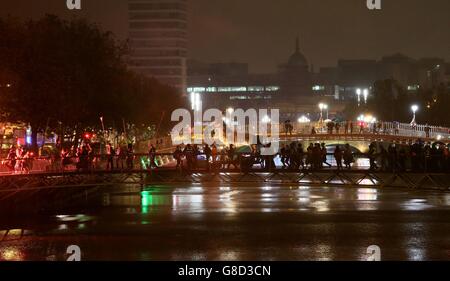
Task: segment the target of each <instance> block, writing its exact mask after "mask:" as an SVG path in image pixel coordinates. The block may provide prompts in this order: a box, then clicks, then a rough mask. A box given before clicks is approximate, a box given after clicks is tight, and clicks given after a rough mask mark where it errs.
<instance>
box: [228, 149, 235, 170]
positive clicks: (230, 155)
mask: <svg viewBox="0 0 450 281" xmlns="http://www.w3.org/2000/svg"><path fill="white" fill-rule="evenodd" d="M235 153H236V149H235V148H234V145H232V144H230V148H229V149H228V169H230V166H231V165H233V166H234V168H237V165H236V162H235V159H234V157H235Z"/></svg>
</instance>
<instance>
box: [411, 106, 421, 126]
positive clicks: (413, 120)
mask: <svg viewBox="0 0 450 281" xmlns="http://www.w3.org/2000/svg"><path fill="white" fill-rule="evenodd" d="M411 110H412V112H413V119H412V121H411V125H412V126H415V125H416V124H417V123H416V112H417V110H419V106H418V105H417V104H414V105H412V106H411Z"/></svg>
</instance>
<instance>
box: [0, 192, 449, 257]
mask: <svg viewBox="0 0 450 281" xmlns="http://www.w3.org/2000/svg"><path fill="white" fill-rule="evenodd" d="M107 197H108V200H109V204H108V205H107V206H104V205H102V206H103V207H102V208H101V211H100V212H99V213H91V214H83V213H82V212H78V213H75V214H66V213H60V214H57V215H54V216H53V219H54V225H52V227H53V228H52V229H51V231H49V232H47V233H48V234H47V235H49V236H51V235H60V234H64V235H63V236H64V237H68V238H67V239H73V237H77V234H84V233H96V230H98V229H100V233H104V232H105V233H108V235H109V233H110V231H120V233H121V235H122V233H125V232H126V230H127V227H130V229H131V230H132V231H131V232H130V233H132V234H127V236H126V237H128V236H129V237H133V238H130V239H138V240H137V241H136V242H135V243H136V246H135V248H133V246H132V245H131V244H130V248H131V249H132V250H130V251H135V252H132V254H130V256H132V257H134V258H135V257H137V258H140V259H141V260H149V259H155V258H156V259H173V260H180V259H181V260H208V259H218V260H239V259H255V258H259V257H264V258H265V259H266V258H267V259H275V260H276V259H288V260H290V259H292V260H296V259H301V260H304V259H307V260H336V259H361V258H362V257H364V255H365V253H362V252H361V249H363V250H364V249H365V248H364V247H367V246H369V245H372V244H378V243H379V244H381V246H383V245H389V246H383V247H386V248H383V253H384V251H393V252H394V253H395V254H393V255H392V256H391V257H390V258H392V257H394V258H396V259H400V260H403V259H408V260H422V259H429V258H431V257H433V256H432V255H430V252H431V250H429V249H427V247H428V246H429V245H430V243H432V241H431V242H430V239H431V238H430V237H432V235H431V234H430V233H429V232H430V231H433V229H434V230H435V231H438V232H435V235H436V233H441V234H442V235H446V234H448V233H446V232H445V231H446V230H448V225H446V224H444V225H443V227H442V224H441V225H440V226H439V227H437V226H433V225H432V226H430V224H428V223H427V222H425V223H423V222H418V223H415V224H411V223H410V221H411V219H412V217H408V212H409V211H426V210H429V209H431V208H441V209H445V208H448V206H449V202H450V196H449V195H448V194H443V193H433V192H430V193H429V192H408V191H405V190H396V189H392V190H390V189H376V188H370V187H366V188H343V187H340V188H334V187H306V186H292V185H291V186H289V185H286V186H283V185H274V186H272V185H262V186H258V187H252V186H245V185H243V186H234V185H219V186H199V185H189V186H148V187H146V188H145V190H144V191H142V192H134V193H133V192H131V193H130V192H128V193H126V192H124V193H120V192H117V191H115V192H114V193H109V194H108V196H107ZM360 211H365V212H364V214H363V215H361V212H360ZM377 211H389V212H388V213H387V214H388V216H389V217H383V216H384V215H381V216H378V215H377V214H378V212H377ZM395 212H405V213H397V214H396V213H395ZM409 213H410V212H409ZM369 216H370V220H369V219H367V220H366V217H367V218H369ZM384 219H387V220H386V222H384ZM413 219H414V220H415V219H416V217H414V218H413ZM417 219H423V218H422V217H417ZM426 219H429V218H426ZM423 220H425V219H423ZM392 221H394V222H395V223H392ZM425 221H426V220H425ZM385 223H386V224H385ZM434 223H435V222H434ZM99 225H100V226H99ZM105 225H106V231H105V230H104V229H102V227H104V226H105ZM141 232H142V233H141ZM1 233H2V232H1V228H0V234H1ZM13 233H14V231H13V232H11V235H12V234H13ZM94 235H95V234H94ZM132 235H137V236H138V237H135V236H132ZM140 235H141V236H140ZM385 235H386V237H387V238H386V239H387V240H385V238H384V236H385ZM19 236H20V235H19ZM60 236H61V235H60ZM71 237H72V238H71ZM85 237H87V238H84V239H90V238H89V236H85ZM349 237H350V238H349ZM39 239H42V237H41V238H39ZM39 239H38V240H39ZM93 239H94V238H93ZM98 239H99V240H93V241H95V242H92V243H93V244H95V243H107V242H103V239H102V238H98ZM254 240H255V241H257V242H254ZM24 241H27V240H24ZM44 241H45V240H44ZM112 241H114V240H112ZM155 241H157V242H158V243H155ZM347 241H349V242H347ZM390 241H393V242H392V243H391V242H390ZM439 241H448V239H447V240H445V239H442V238H441V240H439ZM33 243H38V242H35V241H33ZM64 243H69V242H68V241H64ZM111 243H112V242H111ZM389 243H391V244H389ZM125 244H127V243H125ZM158 244H161V249H160V248H158ZM13 246H14V245H12V246H11V245H10V246H9V247H6V246H2V245H1V244H0V259H2V260H23V259H26V258H27V257H28V252H27V251H23V250H22V249H21V248H20V247H13ZM434 247H435V248H437V250H434V251H440V250H441V251H448V247H447V248H446V247H445V246H444V247H437V246H434ZM125 248H126V247H125ZM391 248H392V249H391ZM155 249H157V250H155ZM28 251H29V250H28ZM122 251H126V250H122ZM439 255H440V254H439ZM439 255H438V256H439ZM439 257H440V256H439Z"/></svg>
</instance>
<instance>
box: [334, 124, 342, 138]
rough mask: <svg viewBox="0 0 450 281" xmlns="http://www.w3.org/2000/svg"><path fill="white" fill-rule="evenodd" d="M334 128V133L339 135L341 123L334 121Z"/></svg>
mask: <svg viewBox="0 0 450 281" xmlns="http://www.w3.org/2000/svg"><path fill="white" fill-rule="evenodd" d="M334 128H335V129H336V134H337V135H339V130H340V129H341V123H339V122H336V125H334Z"/></svg>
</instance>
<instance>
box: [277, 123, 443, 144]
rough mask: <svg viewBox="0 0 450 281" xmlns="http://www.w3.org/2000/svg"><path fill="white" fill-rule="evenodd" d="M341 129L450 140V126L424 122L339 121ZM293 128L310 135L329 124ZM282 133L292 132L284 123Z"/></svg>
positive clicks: (325, 131)
mask: <svg viewBox="0 0 450 281" xmlns="http://www.w3.org/2000/svg"><path fill="white" fill-rule="evenodd" d="M335 124H339V130H336V127H334V128H333V133H334V134H344V135H359V134H384V135H395V136H404V137H416V138H427V131H428V138H432V139H437V140H443V141H445V140H447V141H450V128H446V127H437V126H429V125H423V124H417V125H415V126H412V125H411V124H407V123H398V122H380V123H371V124H368V123H359V122H352V124H353V128H352V126H350V124H346V122H338V123H335ZM378 124H380V125H379V126H378ZM292 127H293V130H292V134H296V135H310V134H311V133H312V131H313V128H314V131H315V133H316V134H328V133H329V131H328V127H327V124H326V123H324V122H310V123H295V124H292ZM280 132H281V134H289V133H290V132H289V131H287V130H286V128H285V126H284V124H281V125H280Z"/></svg>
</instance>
